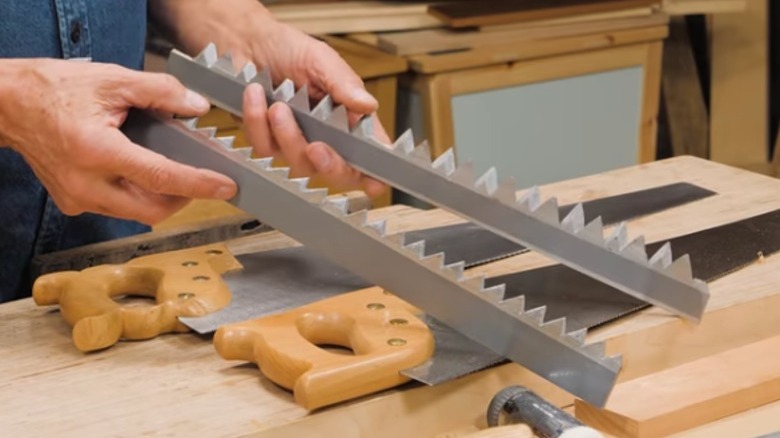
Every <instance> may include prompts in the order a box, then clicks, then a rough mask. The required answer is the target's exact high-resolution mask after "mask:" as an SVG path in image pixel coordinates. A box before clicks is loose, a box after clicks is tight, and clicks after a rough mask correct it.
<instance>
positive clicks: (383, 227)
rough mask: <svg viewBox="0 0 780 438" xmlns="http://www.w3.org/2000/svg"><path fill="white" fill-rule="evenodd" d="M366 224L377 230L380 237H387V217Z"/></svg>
mask: <svg viewBox="0 0 780 438" xmlns="http://www.w3.org/2000/svg"><path fill="white" fill-rule="evenodd" d="M366 226H367V227H368V228H370V229H371V230H373V231H374V232H376V234H377V235H379V236H380V237H385V235H386V234H387V220H385V219H381V220H378V221H374V222H369V223H367V224H366Z"/></svg>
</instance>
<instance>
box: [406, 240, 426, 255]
mask: <svg viewBox="0 0 780 438" xmlns="http://www.w3.org/2000/svg"><path fill="white" fill-rule="evenodd" d="M404 249H405V250H407V251H409V252H411V253H412V254H414V255H415V256H417V258H422V257H423V256H424V255H425V241H424V240H418V241H417V242H414V243H410V244H409V245H406V246H404Z"/></svg>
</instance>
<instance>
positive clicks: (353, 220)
mask: <svg viewBox="0 0 780 438" xmlns="http://www.w3.org/2000/svg"><path fill="white" fill-rule="evenodd" d="M344 219H345V220H346V221H347V222H349V223H350V224H352V225H354V226H355V227H362V226H364V225H366V224H367V223H368V211H367V210H360V211H356V212H354V213H349V214H348V215H347V216H345V217H344ZM420 242H422V243H425V242H423V241H420Z"/></svg>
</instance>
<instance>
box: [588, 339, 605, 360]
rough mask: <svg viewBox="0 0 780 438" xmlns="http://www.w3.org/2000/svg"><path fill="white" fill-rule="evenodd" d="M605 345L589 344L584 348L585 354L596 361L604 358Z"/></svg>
mask: <svg viewBox="0 0 780 438" xmlns="http://www.w3.org/2000/svg"><path fill="white" fill-rule="evenodd" d="M604 348H605V347H604V343H603V342H596V343H595V344H588V345H586V346H584V347H583V349H584V350H585V353H586V354H588V355H589V356H590V357H592V358H594V359H603V358H604Z"/></svg>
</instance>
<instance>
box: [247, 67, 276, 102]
mask: <svg viewBox="0 0 780 438" xmlns="http://www.w3.org/2000/svg"><path fill="white" fill-rule="evenodd" d="M252 82H254V83H256V84H260V85H261V86H262V87H263V91H265V93H266V95H269V94H270V95H273V91H274V85H273V81H272V80H271V73H270V72H269V71H268V69H263V70H260V71H259V72H258V73H257V75H255V77H254V78H253V79H252ZM269 105H270V102H269Z"/></svg>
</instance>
